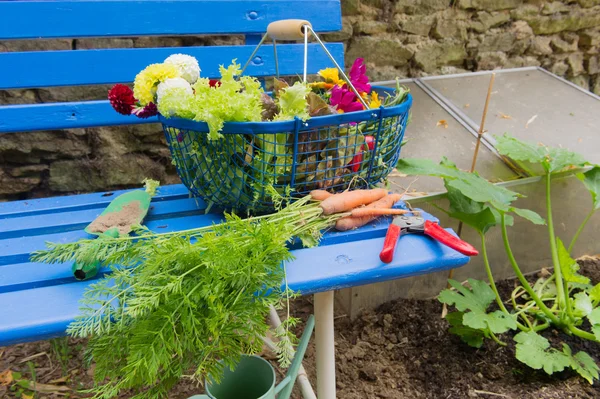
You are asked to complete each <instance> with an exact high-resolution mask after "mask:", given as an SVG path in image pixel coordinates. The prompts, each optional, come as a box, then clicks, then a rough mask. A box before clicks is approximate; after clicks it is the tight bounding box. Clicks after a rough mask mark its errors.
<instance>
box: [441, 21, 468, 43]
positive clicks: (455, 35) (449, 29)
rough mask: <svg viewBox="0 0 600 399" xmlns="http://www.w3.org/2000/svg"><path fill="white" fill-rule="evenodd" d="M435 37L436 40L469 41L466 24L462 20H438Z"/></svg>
mask: <svg viewBox="0 0 600 399" xmlns="http://www.w3.org/2000/svg"><path fill="white" fill-rule="evenodd" d="M433 37H435V38H436V39H458V40H466V39H467V28H466V24H465V23H464V22H463V21H460V20H454V19H438V20H437V23H436V24H435V27H434V28H433Z"/></svg>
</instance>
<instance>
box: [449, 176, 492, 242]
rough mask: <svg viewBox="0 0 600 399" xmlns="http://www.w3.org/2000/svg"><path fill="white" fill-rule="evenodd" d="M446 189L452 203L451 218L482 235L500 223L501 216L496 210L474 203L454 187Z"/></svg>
mask: <svg viewBox="0 0 600 399" xmlns="http://www.w3.org/2000/svg"><path fill="white" fill-rule="evenodd" d="M446 189H447V190H448V194H447V198H448V201H449V202H450V210H449V211H448V212H447V213H448V215H449V216H451V217H453V218H455V219H458V220H460V221H461V222H463V223H464V224H466V225H469V226H471V227H473V228H474V229H475V230H477V231H478V232H480V233H482V234H485V233H486V232H487V231H488V230H489V229H490V228H492V227H494V226H495V225H497V224H499V223H500V214H499V213H498V211H496V210H495V209H493V208H490V207H489V206H488V205H485V204H482V203H480V202H475V201H473V200H472V199H470V198H468V197H466V196H464V195H463V194H462V193H461V192H460V191H458V190H457V189H455V188H453V187H450V186H447V187H446Z"/></svg>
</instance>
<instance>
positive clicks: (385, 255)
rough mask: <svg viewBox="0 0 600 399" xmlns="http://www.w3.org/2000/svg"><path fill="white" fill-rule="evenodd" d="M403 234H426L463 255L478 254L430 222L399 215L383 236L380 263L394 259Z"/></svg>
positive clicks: (472, 248)
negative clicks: (397, 244)
mask: <svg viewBox="0 0 600 399" xmlns="http://www.w3.org/2000/svg"><path fill="white" fill-rule="evenodd" d="M405 233H417V234H426V235H428V236H429V237H431V238H433V239H434V240H437V241H439V242H441V243H442V244H444V245H446V246H448V247H450V248H452V249H454V250H456V251H458V252H460V253H461V254H463V255H467V256H476V255H478V254H479V251H477V249H475V247H473V246H472V245H471V244H469V243H468V242H466V241H463V240H461V239H460V238H458V237H456V236H453V235H452V234H450V233H448V232H447V231H446V230H444V229H443V228H442V227H441V226H440V225H439V224H437V223H435V222H432V221H431V220H425V219H423V218H422V217H419V216H407V215H400V216H396V217H395V218H394V220H393V221H392V223H391V224H390V227H389V228H388V231H387V233H386V235H385V240H384V242H383V249H382V250H381V253H380V254H379V259H381V261H382V262H384V263H390V262H391V261H392V260H393V259H394V251H395V250H396V243H397V242H398V239H399V238H400V236H401V235H402V234H405Z"/></svg>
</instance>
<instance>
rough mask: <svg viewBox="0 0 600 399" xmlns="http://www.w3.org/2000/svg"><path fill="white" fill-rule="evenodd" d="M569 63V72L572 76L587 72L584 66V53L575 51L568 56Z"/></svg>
mask: <svg viewBox="0 0 600 399" xmlns="http://www.w3.org/2000/svg"><path fill="white" fill-rule="evenodd" d="M567 65H569V74H570V75H571V76H579V75H581V74H582V73H584V72H585V68H584V67H583V54H581V53H573V54H569V56H568V57H567Z"/></svg>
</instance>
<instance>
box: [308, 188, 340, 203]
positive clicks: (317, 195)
mask: <svg viewBox="0 0 600 399" xmlns="http://www.w3.org/2000/svg"><path fill="white" fill-rule="evenodd" d="M333 195H334V194H332V193H330V192H329V191H325V190H312V191H311V192H310V196H311V197H312V199H314V200H317V201H323V200H326V199H327V198H329V197H332V196H333Z"/></svg>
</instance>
